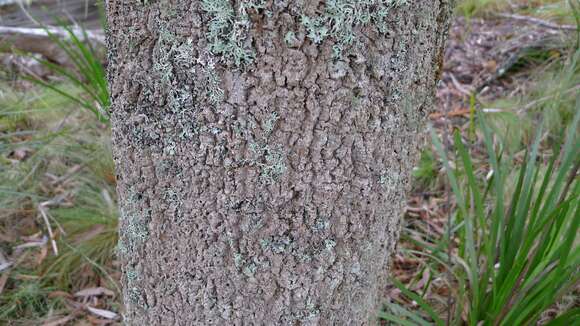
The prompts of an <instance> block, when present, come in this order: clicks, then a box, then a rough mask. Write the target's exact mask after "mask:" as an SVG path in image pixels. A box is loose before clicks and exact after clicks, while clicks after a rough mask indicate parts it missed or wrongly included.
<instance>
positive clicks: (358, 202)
mask: <svg viewBox="0 0 580 326" xmlns="http://www.w3.org/2000/svg"><path fill="white" fill-rule="evenodd" d="M364 3H367V4H364ZM106 10H107V16H108V33H107V34H108V46H109V61H108V62H109V68H108V69H109V81H110V90H111V97H112V103H113V104H112V107H111V117H112V130H113V144H114V157H115V162H116V165H117V174H118V176H117V177H118V193H119V201H120V207H121V221H120V244H119V256H120V259H121V261H122V267H123V268H122V269H123V280H122V282H123V285H124V302H125V305H126V307H125V309H126V311H125V321H126V323H127V324H130V325H367V324H374V323H375V321H374V320H375V317H374V316H375V314H376V312H377V309H378V308H379V306H378V304H379V303H380V300H381V298H382V295H383V294H382V293H381V291H382V290H383V289H384V286H385V283H386V282H385V281H386V276H387V272H388V261H389V255H390V254H391V253H392V252H393V251H394V248H395V245H396V241H397V238H398V232H399V223H400V215H401V213H402V208H403V205H404V201H405V193H406V190H407V189H408V186H409V180H410V171H411V169H412V168H413V166H414V163H415V157H416V153H417V143H418V140H417V137H418V134H419V133H420V132H421V130H422V128H423V125H424V124H423V123H424V120H425V117H426V116H427V114H428V113H429V112H430V110H431V106H432V104H431V102H432V98H433V93H434V92H433V91H434V87H435V83H436V81H437V78H438V76H437V75H438V71H439V70H440V65H441V58H442V49H443V44H444V40H445V37H446V31H447V24H448V19H449V15H450V9H449V4H448V3H447V2H445V1H437V0H433V1H405V0H393V1H389V0H370V1H365V2H359V1H352V0H337V1H326V2H325V1H299V0H297V1H288V0H286V1H284V0H280V1H272V0H268V1H256V0H254V1H243V2H242V1H229V0H203V1H186V0H173V1H170V0H167V1H161V0H159V1H124V0H123V1H121V0H109V1H107V4H106ZM381 10H382V11H381ZM384 13H386V15H383V14H384ZM381 17H382V18H381Z"/></svg>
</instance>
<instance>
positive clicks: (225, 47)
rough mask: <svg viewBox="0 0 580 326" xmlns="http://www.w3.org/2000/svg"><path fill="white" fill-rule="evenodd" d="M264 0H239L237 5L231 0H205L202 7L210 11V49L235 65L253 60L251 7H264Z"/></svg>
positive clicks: (252, 8)
mask: <svg viewBox="0 0 580 326" xmlns="http://www.w3.org/2000/svg"><path fill="white" fill-rule="evenodd" d="M264 5H265V1H264V0H250V1H240V2H239V5H238V8H237V9H234V7H233V6H232V4H231V1H229V0H202V2H201V6H202V9H203V11H205V12H206V13H207V14H209V15H210V17H211V20H210V23H209V27H208V30H207V35H206V37H207V39H208V49H209V51H210V52H211V53H213V54H215V55H219V56H221V57H222V58H223V59H224V61H226V62H228V63H234V64H235V65H236V66H238V67H239V66H242V65H244V64H248V63H251V62H252V61H253V60H254V51H253V49H251V48H250V47H249V46H248V45H246V39H247V35H248V31H249V28H250V17H249V14H248V12H249V11H250V10H259V9H263V8H264Z"/></svg>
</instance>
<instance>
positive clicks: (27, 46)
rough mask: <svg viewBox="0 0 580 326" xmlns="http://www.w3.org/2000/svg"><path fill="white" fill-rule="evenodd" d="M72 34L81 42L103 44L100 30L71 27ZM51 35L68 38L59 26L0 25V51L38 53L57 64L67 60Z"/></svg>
mask: <svg viewBox="0 0 580 326" xmlns="http://www.w3.org/2000/svg"><path fill="white" fill-rule="evenodd" d="M71 31H72V32H73V34H74V35H75V36H76V37H77V38H78V39H79V40H81V41H83V42H91V43H92V44H95V45H97V46H102V47H104V46H105V36H104V35H103V33H101V32H100V31H84V32H83V30H82V29H80V28H76V27H72V28H71ZM51 36H53V37H57V38H60V39H62V40H65V41H66V40H70V35H69V32H68V31H67V30H66V29H64V28H61V27H46V28H22V27H6V26H0V52H13V51H18V52H25V53H39V54H41V55H42V56H44V57H45V58H47V59H48V60H50V61H52V62H56V63H59V64H66V63H67V61H69V59H68V56H67V54H66V52H65V51H64V50H63V49H61V48H60V47H59V46H58V44H56V43H55V42H54V41H53V40H52V39H51Z"/></svg>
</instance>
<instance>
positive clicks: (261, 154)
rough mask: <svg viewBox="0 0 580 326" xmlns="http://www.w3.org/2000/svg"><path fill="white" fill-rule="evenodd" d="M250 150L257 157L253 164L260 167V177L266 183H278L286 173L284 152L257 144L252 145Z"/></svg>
mask: <svg viewBox="0 0 580 326" xmlns="http://www.w3.org/2000/svg"><path fill="white" fill-rule="evenodd" d="M250 150H251V151H252V152H253V153H254V155H255V156H256V159H255V160H254V162H253V163H254V165H256V166H258V167H260V170H261V172H260V177H261V178H262V181H264V182H265V183H267V184H271V183H274V182H276V181H277V180H278V179H279V178H280V177H281V176H282V175H283V174H284V172H286V157H285V155H284V153H283V152H282V150H280V149H277V148H273V147H271V146H270V145H259V144H257V143H251V144H250Z"/></svg>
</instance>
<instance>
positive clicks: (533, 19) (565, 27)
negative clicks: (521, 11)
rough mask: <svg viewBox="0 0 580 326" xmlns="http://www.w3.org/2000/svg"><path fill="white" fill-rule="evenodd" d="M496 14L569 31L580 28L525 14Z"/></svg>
mask: <svg viewBox="0 0 580 326" xmlns="http://www.w3.org/2000/svg"><path fill="white" fill-rule="evenodd" d="M496 16H498V17H501V18H508V19H513V20H519V21H525V22H528V23H532V24H535V25H538V26H542V27H546V28H550V29H557V30H568V31H576V30H578V28H577V27H576V26H573V25H559V24H555V23H552V22H549V21H547V20H543V19H540V18H536V17H530V16H524V15H516V14H501V13H500V14H496Z"/></svg>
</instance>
